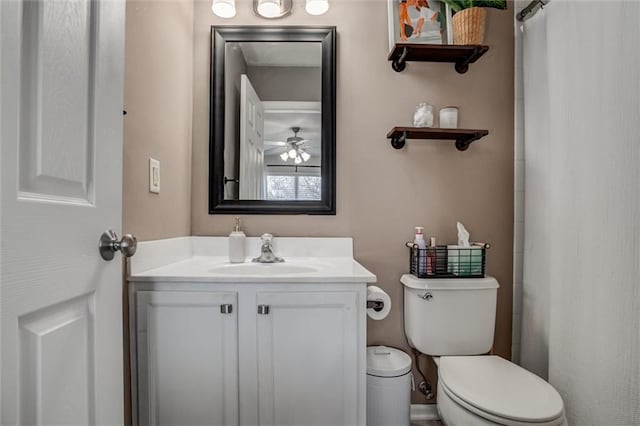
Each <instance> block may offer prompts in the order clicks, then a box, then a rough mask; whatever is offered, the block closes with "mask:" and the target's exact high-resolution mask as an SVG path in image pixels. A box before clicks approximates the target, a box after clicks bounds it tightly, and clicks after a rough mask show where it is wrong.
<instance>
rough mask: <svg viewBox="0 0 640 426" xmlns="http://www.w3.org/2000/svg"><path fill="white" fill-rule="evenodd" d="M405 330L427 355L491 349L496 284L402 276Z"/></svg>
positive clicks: (487, 279) (483, 280) (492, 280)
mask: <svg viewBox="0 0 640 426" xmlns="http://www.w3.org/2000/svg"><path fill="white" fill-rule="evenodd" d="M400 282H401V283H402V285H403V286H404V329H405V333H406V335H407V339H408V340H409V344H410V345H411V346H412V347H414V348H415V349H417V350H419V351H420V352H422V353H423V354H427V355H479V354H484V353H487V352H489V350H490V349H491V346H492V345H493V332H494V328H495V322H496V299H497V295H498V287H499V285H498V281H496V279H495V278H492V277H485V278H464V279H463V278H460V279H433V278H428V279H419V278H416V277H415V276H414V275H409V274H405V275H403V276H402V278H400Z"/></svg>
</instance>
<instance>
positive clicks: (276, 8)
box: [258, 0, 281, 18]
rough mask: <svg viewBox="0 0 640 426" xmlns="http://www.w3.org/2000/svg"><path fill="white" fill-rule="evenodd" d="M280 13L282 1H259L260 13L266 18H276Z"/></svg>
mask: <svg viewBox="0 0 640 426" xmlns="http://www.w3.org/2000/svg"><path fill="white" fill-rule="evenodd" d="M280 11H281V7H280V0H258V13H259V14H260V15H262V16H264V17H265V18H275V17H277V16H279V15H280Z"/></svg>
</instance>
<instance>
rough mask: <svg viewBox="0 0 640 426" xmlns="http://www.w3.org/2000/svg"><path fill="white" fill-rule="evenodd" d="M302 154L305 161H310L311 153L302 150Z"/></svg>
mask: <svg viewBox="0 0 640 426" xmlns="http://www.w3.org/2000/svg"><path fill="white" fill-rule="evenodd" d="M300 156H301V157H302V159H303V160H304V161H305V162H307V161H309V158H311V156H310V155H309V154H307V153H306V152H305V151H302V152H301V153H300Z"/></svg>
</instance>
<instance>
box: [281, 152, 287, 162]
mask: <svg viewBox="0 0 640 426" xmlns="http://www.w3.org/2000/svg"><path fill="white" fill-rule="evenodd" d="M280 158H282V161H287V160H288V159H289V153H288V152H286V151H285V152H283V153H282V154H280Z"/></svg>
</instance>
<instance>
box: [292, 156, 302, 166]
mask: <svg viewBox="0 0 640 426" xmlns="http://www.w3.org/2000/svg"><path fill="white" fill-rule="evenodd" d="M293 162H294V163H296V164H300V163H302V158H300V156H299V155H298V156H297V157H296V159H295V160H294V161H293Z"/></svg>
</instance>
